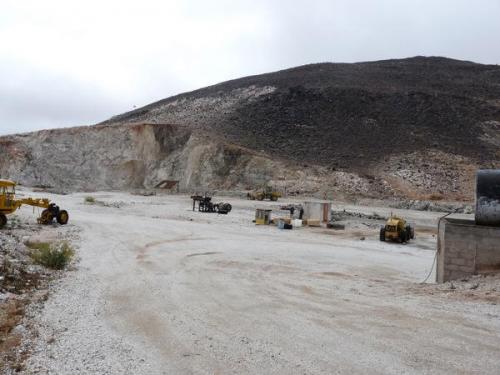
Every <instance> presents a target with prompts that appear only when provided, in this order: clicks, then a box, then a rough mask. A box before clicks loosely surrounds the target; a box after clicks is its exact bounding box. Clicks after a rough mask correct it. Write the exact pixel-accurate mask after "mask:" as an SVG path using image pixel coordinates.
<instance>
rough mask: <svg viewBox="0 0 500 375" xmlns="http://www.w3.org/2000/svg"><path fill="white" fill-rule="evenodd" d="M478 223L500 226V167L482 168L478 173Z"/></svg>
mask: <svg viewBox="0 0 500 375" xmlns="http://www.w3.org/2000/svg"><path fill="white" fill-rule="evenodd" d="M475 219H476V224H478V225H488V226H491V227H498V226H500V169H481V170H479V171H477V175H476V212H475Z"/></svg>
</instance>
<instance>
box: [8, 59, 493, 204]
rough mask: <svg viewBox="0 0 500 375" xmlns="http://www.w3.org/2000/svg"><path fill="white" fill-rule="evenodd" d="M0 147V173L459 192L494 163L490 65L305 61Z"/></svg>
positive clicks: (100, 184)
mask: <svg viewBox="0 0 500 375" xmlns="http://www.w3.org/2000/svg"><path fill="white" fill-rule="evenodd" d="M72 145H73V146H75V147H73V146H72ZM70 149H72V152H71V153H69V154H68V153H67V152H68V150H70ZM0 152H1V153H2V154H3V155H7V157H6V158H4V159H0V177H10V178H14V179H17V180H19V181H21V182H24V183H26V184H38V185H51V186H65V187H67V188H74V189H81V188H85V189H92V188H99V189H104V188H130V187H135V188H137V187H142V186H145V187H151V186H155V184H157V183H158V181H159V180H162V179H165V180H166V179H175V180H179V181H180V185H181V186H182V187H183V188H184V189H185V190H189V189H193V188H194V187H195V186H207V187H211V188H224V189H242V188H251V187H254V186H258V185H261V184H262V183H263V182H266V181H267V182H269V183H272V184H275V185H279V186H281V187H282V188H283V189H287V191H288V192H290V191H296V192H301V193H316V194H318V195H321V196H324V195H325V194H326V195H328V194H330V193H331V195H333V196H339V195H350V196H370V197H381V198H388V197H394V196H400V197H407V198H415V199H425V198H429V197H433V198H435V199H440V198H442V199H464V200H472V199H473V191H474V174H475V170H476V169H477V168H479V167H487V168H489V167H497V168H499V167H500V66H497V65H481V64H476V63H472V62H467V61H457V60H452V59H447V58H441V57H415V58H410V59H403V60H386V61H376V62H365V63H355V64H331V63H324V64H313V65H306V66H301V67H297V68H293V69H288V70H283V71H279V72H275V73H269V74H263V75H258V76H251V77H245V78H241V79H236V80H232V81H228V82H223V83H220V84H217V85H214V86H210V87H206V88H203V89H200V90H196V91H193V92H189V93H184V94H180V95H177V96H173V97H170V98H167V99H164V100H161V101H159V102H156V103H153V104H150V105H147V106H145V107H143V108H139V109H137V110H134V111H132V112H127V113H124V114H122V115H118V116H115V117H113V118H111V119H110V120H107V121H105V122H103V123H101V124H99V125H98V126H94V127H80V128H72V129H60V130H54V131H44V132H37V133H32V134H24V135H13V136H7V137H0ZM40 170H43V171H44V172H43V173H38V172H37V171H40ZM89 181H92V184H90V185H89V183H88V182H89Z"/></svg>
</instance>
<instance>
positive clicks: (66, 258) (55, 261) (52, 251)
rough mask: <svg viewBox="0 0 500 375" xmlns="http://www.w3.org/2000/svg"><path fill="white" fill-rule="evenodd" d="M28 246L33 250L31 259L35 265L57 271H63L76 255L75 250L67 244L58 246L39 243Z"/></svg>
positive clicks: (58, 244)
mask: <svg viewBox="0 0 500 375" xmlns="http://www.w3.org/2000/svg"><path fill="white" fill-rule="evenodd" d="M27 246H28V247H29V248H31V249H33V252H32V253H31V258H32V259H33V260H34V261H35V263H38V264H41V265H42V266H45V267H48V268H52V269H55V270H61V269H63V268H64V267H65V266H66V265H67V264H68V263H69V262H70V260H71V258H72V257H73V255H74V254H75V252H74V250H73V248H72V247H71V246H70V245H69V244H68V243H67V242H59V243H57V244H51V243H48V242H37V243H29V244H27Z"/></svg>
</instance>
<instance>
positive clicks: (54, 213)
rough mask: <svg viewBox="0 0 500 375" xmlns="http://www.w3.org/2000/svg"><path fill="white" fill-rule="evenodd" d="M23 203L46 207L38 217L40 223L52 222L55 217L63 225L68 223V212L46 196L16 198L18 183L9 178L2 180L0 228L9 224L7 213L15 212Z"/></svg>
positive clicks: (0, 188)
mask: <svg viewBox="0 0 500 375" xmlns="http://www.w3.org/2000/svg"><path fill="white" fill-rule="evenodd" d="M23 204H24V205H27V206H33V207H40V208H43V209H44V210H43V211H42V213H41V215H40V217H39V218H38V219H37V220H38V223H39V224H50V223H52V222H53V221H54V219H56V220H57V222H58V223H59V224H61V225H64V224H67V223H68V220H69V215H68V212H67V211H65V210H61V209H59V206H57V205H56V204H55V203H50V201H49V200H48V199H44V198H22V199H16V183H15V182H14V181H9V180H0V228H2V227H3V226H5V224H7V216H6V215H9V214H12V213H14V212H15V211H16V210H17V209H19V208H20V207H21V206H22V205H23Z"/></svg>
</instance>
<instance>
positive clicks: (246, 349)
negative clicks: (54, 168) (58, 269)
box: [20, 192, 500, 374]
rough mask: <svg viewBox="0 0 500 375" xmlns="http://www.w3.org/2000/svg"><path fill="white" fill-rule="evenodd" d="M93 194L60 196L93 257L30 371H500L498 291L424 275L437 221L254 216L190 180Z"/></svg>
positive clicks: (43, 331)
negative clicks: (449, 288) (325, 223)
mask: <svg viewBox="0 0 500 375" xmlns="http://www.w3.org/2000/svg"><path fill="white" fill-rule="evenodd" d="M84 196H85V194H70V195H67V196H58V195H54V196H50V198H52V199H53V200H55V201H56V202H57V203H59V204H60V205H61V207H64V208H66V209H68V211H69V212H70V220H71V222H70V225H71V226H73V227H75V226H76V227H78V228H79V229H80V232H79V236H80V239H79V240H77V241H76V242H75V244H76V245H77V246H78V251H77V254H78V257H79V261H78V263H77V265H76V269H74V270H72V271H69V272H67V273H66V275H65V276H64V277H63V278H62V279H61V280H59V281H58V282H56V283H55V285H54V286H53V289H52V292H51V294H50V297H49V299H48V301H47V302H46V303H45V305H44V307H43V309H42V310H41V312H40V314H39V315H38V316H37V317H36V318H35V320H36V324H37V325H38V327H39V331H40V333H39V337H38V339H37V341H36V342H35V345H34V349H33V354H32V357H31V358H30V359H29V360H28V363H27V368H28V369H27V372H28V373H35V372H36V373H42V374H43V373H50V374H271V373H275V374H332V373H342V374H346V373H349V374H358V373H359V374H402V373H405V374H413V373H415V374H421V373H436V374H457V373H463V374H472V373H481V374H497V373H498V360H499V358H500V323H499V318H498V314H499V307H498V306H496V305H491V304H488V303H486V302H481V301H479V302H477V301H476V302H471V301H461V300H457V299H452V298H447V297H445V296H444V295H442V294H439V293H436V294H434V293H430V292H429V290H432V289H429V288H428V286H427V287H424V286H422V285H420V284H419V282H420V281H422V279H423V278H425V276H426V275H427V273H428V271H429V269H430V267H431V264H432V261H433V258H434V250H435V237H434V236H433V235H432V230H426V231H422V233H421V234H418V232H417V238H416V240H415V241H413V242H412V243H410V244H407V245H399V244H393V243H382V242H379V241H378V234H377V233H378V232H377V229H376V228H370V227H368V226H367V227H366V228H365V229H363V226H362V225H361V226H360V227H359V228H358V227H357V228H355V229H352V230H346V231H331V230H326V229H312V228H302V229H296V230H291V231H284V230H278V229H277V228H276V227H265V226H255V224H253V223H252V219H253V215H254V211H253V207H254V205H255V202H249V201H245V200H241V199H237V198H227V199H226V200H228V201H230V202H231V203H232V204H233V207H234V208H233V211H232V212H231V213H230V214H229V215H227V216H225V215H217V214H207V213H198V212H192V211H190V209H191V201H190V200H189V197H187V196H180V195H175V196H153V197H142V196H133V195H130V194H127V193H118V192H117V193H96V194H93V196H94V197H95V198H96V199H97V200H99V201H102V202H107V203H113V202H115V203H116V202H123V203H122V204H121V206H120V207H119V208H118V207H105V206H102V205H100V204H94V205H86V204H83V197H84ZM264 204H269V205H271V203H264ZM357 209H358V210H359V211H363V209H362V208H357ZM380 210H381V211H383V210H384V209H380ZM365 211H366V212H368V213H372V212H374V211H375V212H376V211H377V209H376V208H366V209H365ZM405 213H406V214H407V215H409V216H411V217H412V218H414V219H415V221H416V222H417V225H419V223H420V224H422V225H430V227H432V225H435V223H436V220H437V218H438V217H439V216H440V214H436V213H425V212H410V211H408V212H405ZM20 215H24V216H26V217H27V218H31V219H33V216H32V213H31V212H30V211H29V210H24V211H22V212H21V214H20ZM46 230H47V231H50V230H51V228H47V229H46ZM361 235H363V236H365V238H366V239H365V240H360V236H361Z"/></svg>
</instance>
